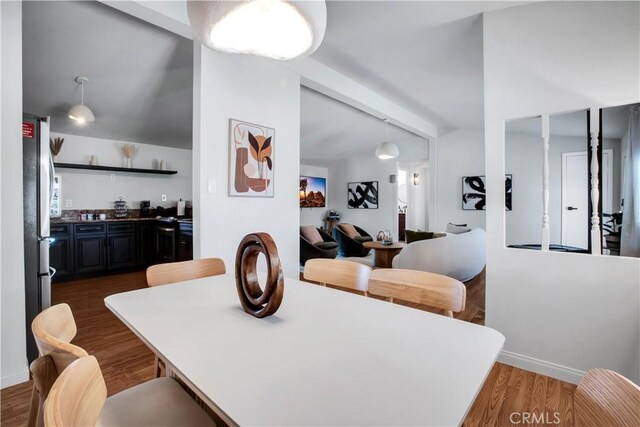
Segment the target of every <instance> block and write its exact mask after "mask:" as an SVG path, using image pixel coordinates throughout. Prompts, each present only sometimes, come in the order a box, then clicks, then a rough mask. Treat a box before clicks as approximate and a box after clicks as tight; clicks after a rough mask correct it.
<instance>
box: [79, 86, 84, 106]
mask: <svg viewBox="0 0 640 427" xmlns="http://www.w3.org/2000/svg"><path fill="white" fill-rule="evenodd" d="M80 103H81V104H82V105H84V82H83V81H81V82H80Z"/></svg>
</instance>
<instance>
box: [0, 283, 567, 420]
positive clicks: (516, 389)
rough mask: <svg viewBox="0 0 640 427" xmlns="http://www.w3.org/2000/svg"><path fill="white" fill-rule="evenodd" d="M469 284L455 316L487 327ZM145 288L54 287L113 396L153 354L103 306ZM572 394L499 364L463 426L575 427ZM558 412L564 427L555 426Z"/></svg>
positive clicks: (13, 404)
mask: <svg viewBox="0 0 640 427" xmlns="http://www.w3.org/2000/svg"><path fill="white" fill-rule="evenodd" d="M466 285H467V306H466V308H465V310H464V311H463V312H461V313H459V314H458V316H456V317H458V318H459V319H462V320H465V321H470V322H473V323H478V324H484V288H485V284H484V274H481V275H480V276H479V277H477V278H475V279H473V280H472V281H470V282H468V283H467V284H466ZM144 287H146V279H145V275H144V272H136V273H127V274H120V275H114V276H108V277H101V278H96V279H86V280H77V281H74V282H67V283H61V284H56V285H54V288H53V302H54V304H57V303H60V302H66V303H68V304H69V305H70V306H71V309H72V310H73V314H74V316H75V320H76V323H77V326H78V335H77V336H76V338H75V340H74V343H75V344H77V345H79V346H81V347H83V348H84V349H85V350H87V352H89V353H90V354H93V355H95V356H96V358H97V359H98V361H99V362H100V366H101V368H102V372H103V374H104V376H105V382H106V384H107V389H108V392H109V394H110V395H111V394H114V393H117V392H119V391H121V390H124V389H127V388H129V387H133V386H134V385H136V384H139V383H141V382H144V381H147V380H149V379H151V378H153V353H151V351H150V350H149V349H148V348H147V347H146V346H145V345H144V344H143V343H142V342H141V341H140V340H139V339H138V338H137V337H136V336H135V335H134V334H133V333H132V332H131V331H129V329H128V328H127V327H126V326H124V325H123V324H122V323H121V322H120V321H119V320H118V319H117V318H116V317H115V316H114V315H113V314H112V313H111V312H110V311H109V310H108V309H107V308H106V307H105V305H104V298H105V297H106V296H108V295H112V294H116V293H120V292H126V291H129V290H134V289H140V288H144ZM416 308H418V309H427V308H426V307H416ZM469 357H473V355H469ZM574 390H575V386H574V385H572V384H568V383H564V382H562V381H558V380H555V379H553V378H549V377H545V376H542V375H537V374H534V373H532V372H528V371H524V370H522V369H518V368H514V367H512V366H508V365H504V364H501V363H497V364H496V365H495V366H494V368H493V369H492V371H491V373H490V374H489V376H488V378H487V380H486V382H485V384H484V386H483V388H482V390H481V391H480V393H479V395H478V397H477V399H476V401H475V403H474V404H473V406H472V408H471V410H470V411H469V414H468V416H467V418H466V420H465V423H464V425H465V426H503V425H504V426H507V425H523V424H525V423H522V422H520V421H521V417H522V415H520V414H522V413H533V414H537V416H538V417H540V414H543V416H545V420H546V421H548V422H547V424H552V425H564V426H572V425H573V392H574ZM30 396H31V382H26V383H22V384H18V385H16V386H13V387H9V388H6V389H4V390H2V394H1V400H2V412H1V418H0V421H1V423H2V426H3V427H4V426H24V425H25V424H26V421H27V412H28V409H29V400H30ZM556 412H557V413H558V415H557V417H558V418H559V419H560V424H557V423H554V421H555V418H554V417H555V414H556ZM513 413H516V415H512V414H513ZM510 418H511V419H510ZM537 419H538V420H539V419H540V418H537ZM543 424H544V423H537V425H543ZM529 425H531V424H529Z"/></svg>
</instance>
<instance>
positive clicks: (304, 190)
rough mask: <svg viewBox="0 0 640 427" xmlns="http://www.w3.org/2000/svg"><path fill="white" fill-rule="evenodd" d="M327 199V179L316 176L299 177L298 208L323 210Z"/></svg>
mask: <svg viewBox="0 0 640 427" xmlns="http://www.w3.org/2000/svg"><path fill="white" fill-rule="evenodd" d="M326 197H327V179H326V178H320V177H317V176H301V177H300V207H301V208H324V207H325V206H326Z"/></svg>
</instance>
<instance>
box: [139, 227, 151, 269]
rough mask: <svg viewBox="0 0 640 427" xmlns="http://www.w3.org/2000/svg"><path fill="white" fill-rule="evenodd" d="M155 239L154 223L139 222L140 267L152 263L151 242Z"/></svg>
mask: <svg viewBox="0 0 640 427" xmlns="http://www.w3.org/2000/svg"><path fill="white" fill-rule="evenodd" d="M152 241H153V224H152V223H151V222H149V221H142V222H140V223H138V235H137V248H136V249H137V263H138V265H139V266H140V267H146V266H148V265H151V261H152V260H153V258H152V257H151V243H152Z"/></svg>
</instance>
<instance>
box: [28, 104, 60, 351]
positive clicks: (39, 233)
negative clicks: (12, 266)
mask: <svg viewBox="0 0 640 427" xmlns="http://www.w3.org/2000/svg"><path fill="white" fill-rule="evenodd" d="M22 153H23V172H22V173H23V206H24V266H25V300H26V307H25V309H26V320H27V357H28V358H29V363H31V362H32V361H33V360H34V359H36V358H37V357H38V349H37V347H36V343H35V341H34V339H33V335H32V333H31V322H32V321H33V319H34V318H35V317H36V316H37V315H38V313H40V312H41V311H42V310H44V309H45V308H47V307H49V306H50V305H51V277H52V276H53V275H54V274H55V270H54V269H52V268H51V267H50V266H49V242H50V235H49V220H50V207H51V197H52V194H53V178H54V170H53V159H52V157H51V152H50V149H49V118H43V117H38V116H34V115H33V114H23V117H22Z"/></svg>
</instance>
